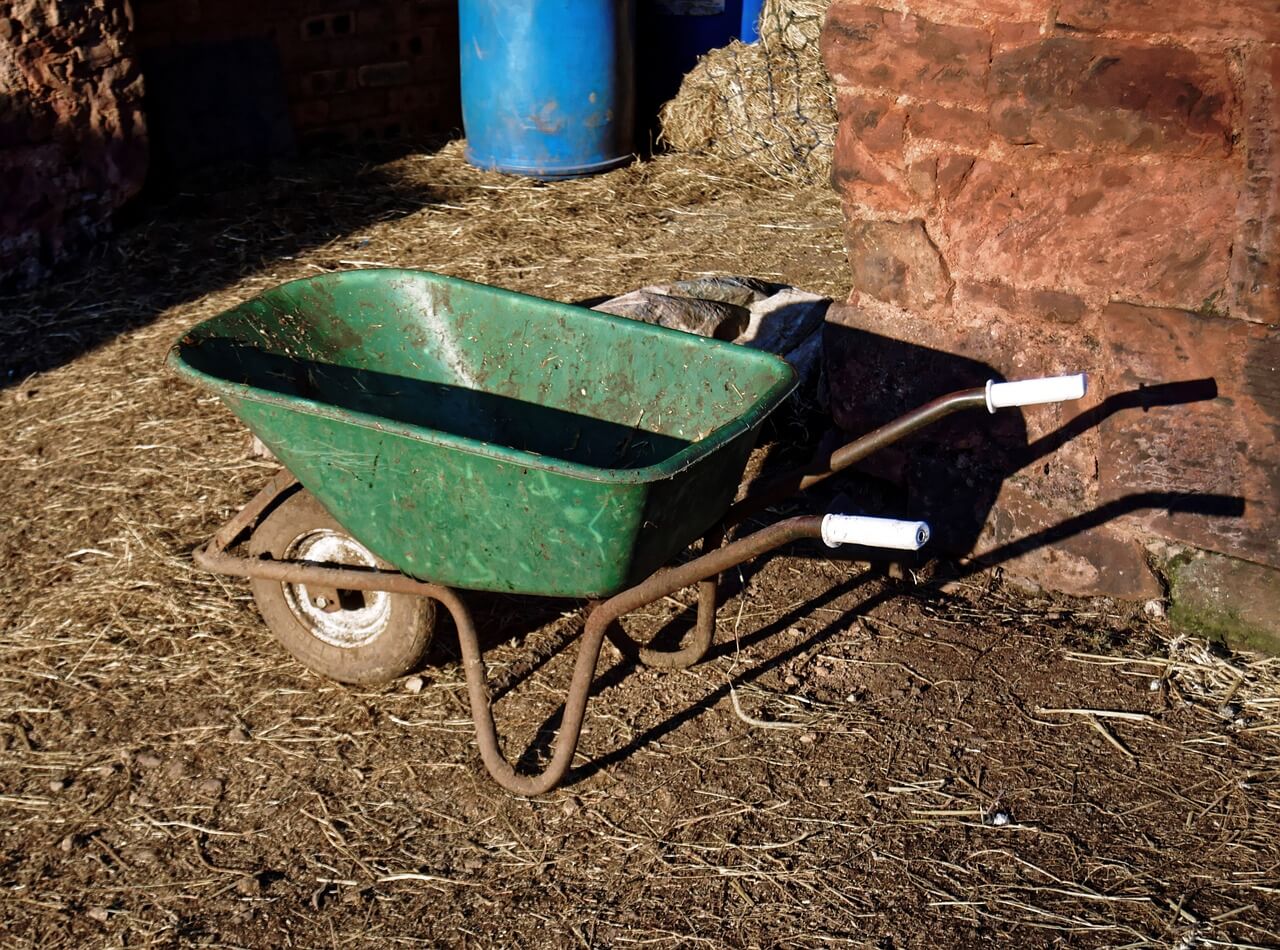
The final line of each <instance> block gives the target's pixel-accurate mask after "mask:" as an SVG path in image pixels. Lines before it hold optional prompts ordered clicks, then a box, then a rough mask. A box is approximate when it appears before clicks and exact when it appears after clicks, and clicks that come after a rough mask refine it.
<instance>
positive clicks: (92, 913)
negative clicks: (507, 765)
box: [0, 143, 1280, 950]
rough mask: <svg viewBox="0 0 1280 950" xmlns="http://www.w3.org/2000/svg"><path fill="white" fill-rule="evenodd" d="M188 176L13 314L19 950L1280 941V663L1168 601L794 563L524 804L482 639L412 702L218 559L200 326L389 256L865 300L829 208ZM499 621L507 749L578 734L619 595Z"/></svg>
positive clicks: (622, 177) (540, 277)
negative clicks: (365, 673) (713, 641)
mask: <svg viewBox="0 0 1280 950" xmlns="http://www.w3.org/2000/svg"><path fill="white" fill-rule="evenodd" d="M184 187H185V188H186V190H184V191H183V192H181V193H173V194H171V195H169V196H168V197H165V198H161V199H154V200H153V201H152V202H151V203H150V204H149V205H147V206H146V207H145V208H144V209H143V210H142V211H140V212H137V213H136V215H135V220H134V221H132V222H131V223H130V224H129V226H128V227H127V229H125V230H124V231H123V232H122V233H121V234H120V235H119V237H118V239H117V240H115V241H114V242H112V243H111V244H110V246H108V247H105V248H104V249H102V250H101V251H100V253H99V256H98V258H97V259H96V260H94V261H92V262H90V263H89V264H88V265H86V266H85V267H84V268H81V269H77V270H74V271H68V272H64V274H63V275H62V276H60V277H59V279H57V280H56V281H50V282H49V283H48V284H47V285H46V286H43V287H41V288H39V289H37V290H36V291H33V292H31V293H28V294H24V295H21V296H9V297H5V298H0V311H3V314H4V316H3V319H2V320H0V346H2V347H3V355H2V356H0V361H2V363H0V365H2V366H3V368H4V375H3V376H2V377H0V385H2V386H3V387H4V388H3V389H0V431H3V433H4V443H3V445H0V496H2V497H3V498H4V499H5V505H4V507H3V511H2V512H0V946H4V947H13V948H36V947H39V948H62V947H77V948H78V947H155V948H168V947H186V946H207V947H252V948H260V947H299V948H301V947H307V948H311V947H314V948H339V947H342V948H347V947H351V948H358V947H398V946H418V945H421V946H439V945H448V946H454V945H456V946H482V947H488V946H555V947H560V946H565V947H575V946H580V947H624V946H638V947H639V946H643V947H660V946H681V947H684V946H708V947H757V946H759V947H766V946H767V947H773V946H806V947H807V946H819V945H822V946H826V945H849V946H855V947H874V948H910V947H957V948H958V947H977V946H1008V947H1132V948H1138V947H1164V948H1179V950H1190V948H1193V947H1280V936H1278V935H1277V934H1278V931H1280V835H1278V834H1277V831H1278V830H1280V685H1278V684H1280V670H1278V669H1277V666H1276V661H1271V660H1264V659H1262V658H1259V657H1255V656H1251V655H1234V656H1230V655H1224V654H1223V653H1222V652H1221V651H1218V650H1215V649H1214V648H1212V647H1211V646H1210V645H1208V644H1205V643H1203V642H1201V641H1197V640H1194V639H1190V638H1186V637H1180V636H1177V635H1175V634H1174V633H1173V632H1172V631H1170V630H1169V629H1168V628H1167V627H1166V625H1165V623H1164V621H1163V619H1162V616H1161V612H1160V609H1159V608H1160V605H1159V604H1158V603H1153V604H1150V605H1128V604H1116V603H1111V602H1106V601H1080V600H1064V599H1061V598H1055V597H1051V596H1048V595H1044V594H1031V593H1027V592H1025V591H1022V590H1015V589H1013V588H1012V587H1011V586H1009V585H1008V584H1006V583H1005V582H1004V580H1003V579H1002V578H1001V576H1000V575H999V573H998V572H986V573H980V574H968V573H966V572H965V571H964V569H963V568H960V567H956V566H954V565H923V566H919V567H916V566H912V567H907V568H900V567H894V566H888V565H871V564H866V563H862V562H858V561H853V560H841V559H838V558H835V557H833V555H832V552H830V551H828V550H827V549H825V548H823V547H822V546H821V545H816V544H811V545H798V546H795V547H793V548H789V549H787V550H786V551H785V552H784V553H783V554H781V555H779V556H775V557H772V558H768V559H763V560H761V561H759V562H757V563H754V564H752V565H749V566H747V567H745V568H743V569H742V570H741V571H738V572H734V574H733V576H730V577H727V578H726V585H725V595H726V596H725V601H724V604H723V606H722V608H721V610H720V613H719V623H720V637H719V641H718V644H717V647H716V648H715V650H714V652H713V654H712V656H711V657H710V658H709V659H708V660H707V661H706V662H704V663H702V664H700V665H698V666H696V667H694V668H692V669H690V670H687V671H682V672H660V671H655V670H649V669H645V668H638V667H636V666H634V665H633V664H631V663H630V662H628V661H626V660H624V659H623V658H622V657H621V656H620V655H619V654H617V653H616V652H614V651H613V650H612V648H611V647H607V648H606V651H605V654H604V657H603V658H602V660H601V664H600V667H599V669H598V672H597V678H596V684H595V690H594V696H593V699H592V703H591V706H590V708H589V710H588V719H587V727H586V730H585V732H584V734H583V738H582V742H581V745H580V747H579V755H578V758H577V760H576V763H575V766H574V769H573V771H572V772H571V774H570V776H569V779H568V781H567V782H566V783H565V785H564V786H563V787H562V788H561V789H559V790H557V791H555V792H553V793H551V794H549V795H547V796H545V797H541V798H537V799H523V798H518V797H513V796H511V795H509V794H507V793H505V792H503V791H502V790H500V789H499V788H498V787H497V786H496V785H495V784H494V783H493V782H492V781H491V780H490V779H489V778H488V776H487V775H486V773H485V771H484V768H483V766H482V765H481V763H480V760H479V756H478V754H477V751H476V746H475V742H474V737H473V733H472V729H471V726H470V719H469V715H468V709H467V702H466V691H465V687H464V684H463V679H462V674H461V669H460V667H459V664H458V658H457V649H456V640H455V639H454V638H453V634H452V630H451V629H450V628H449V626H448V625H447V624H442V625H441V629H440V630H439V631H438V633H437V637H436V640H435V641H434V645H433V649H432V654H431V657H430V660H429V662H428V664H427V666H426V667H425V668H424V669H423V671H422V672H421V673H420V674H419V675H418V676H417V677H416V678H413V679H409V680H400V681H397V682H394V683H392V684H390V685H387V686H385V687H377V688H368V689H357V688H347V687H342V686H338V685H335V684H333V683H330V682H327V681H325V680H323V679H321V678H319V677H317V676H315V675H313V674H311V673H310V672H308V671H307V670H305V669H304V668H302V667H301V666H299V665H298V664H296V663H295V662H293V661H292V660H291V659H290V658H289V656H288V655H287V654H285V653H284V652H283V650H281V649H280V648H279V646H278V645H277V644H276V643H275V642H274V641H273V640H272V638H271V636H270V633H269V632H268V631H267V629H266V628H265V626H264V625H263V623H262V621H261V620H260V618H259V616H258V614H257V612H256V609H255V607H254V604H253V600H252V598H251V596H250V594H249V591H248V587H247V585H246V584H245V583H243V582H240V581H236V580H230V579H223V578H218V577H213V576H210V575H207V574H204V573H202V572H199V571H197V570H196V569H195V568H194V567H193V566H192V564H191V561H190V552H191V550H192V549H193V548H194V547H196V546H197V545H198V544H200V543H202V542H203V541H205V540H207V538H208V537H209V536H210V534H211V533H212V532H213V531H214V530H216V528H217V527H218V526H219V525H221V524H222V523H223V522H224V521H225V520H226V519H228V518H229V517H230V516H231V515H232V514H233V513H234V511H235V510H237V509H238V508H239V507H240V506H241V505H242V504H244V502H245V501H247V500H248V498H249V497H250V496H251V495H252V494H253V492H254V491H256V490H257V489H258V488H259V487H260V486H261V484H262V483H264V482H265V481H266V479H267V478H268V477H269V476H270V474H271V473H272V472H273V471H274V467H273V465H272V464H271V463H270V462H269V461H267V460H263V459H260V458H256V457H253V456H252V455H251V454H250V453H249V451H248V437H247V434H246V433H245V431H244V430H243V428H242V427H241V426H240V424H239V423H238V422H237V421H236V420H235V418H234V417H233V416H231V415H230V414H229V413H228V412H226V411H225V410H224V409H223V408H222V407H221V406H220V405H219V404H218V403H217V402H216V400H214V399H211V398H209V397H208V396H206V395H205V394H203V393H200V392H196V391H194V390H192V389H190V388H189V387H187V386H185V385H183V384H182V383H180V382H179V381H178V380H177V379H175V378H174V377H173V376H172V375H171V374H170V373H168V372H167V371H166V370H165V368H164V365H163V359H164V355H165V352H166V350H167V348H168V346H169V345H170V343H171V342H172V341H173V340H174V339H175V338H176V337H177V336H178V335H179V334H180V333H181V332H182V331H183V330H184V329H185V328H186V327H188V326H190V325H191V324H193V323H195V322H197V321H198V320H200V319H203V318H204V317H207V316H209V315H211V314H213V313H216V312H218V311H220V310H222V309H225V308H226V307H228V306H231V305H233V304H235V303H236V302H239V301H241V300H243V299H245V298H247V297H249V296H251V295H252V294H254V293H256V292H258V291H260V290H262V289H264V288H266V287H269V286H272V285H274V284H276V283H279V282H281V281H283V280H286V279H289V278H293V277H299V276H304V275H307V274H315V273H320V272H325V271H329V270H333V269H341V268H347V267H354V266H381V265H385V264H394V265H397V266H412V267H424V268H427V269H432V270H439V271H445V272H449V273H454V274H458V275H460V276H465V277H469V278H472V279H475V280H480V281H484V282H487V283H492V284H499V285H502V286H507V287H511V288H513V289H516V290H522V291H526V292H531V293H538V294H542V295H544V296H550V297H556V298H558V299H564V300H580V299H584V298H589V297H592V296H596V295H606V294H615V293H620V292H623V291H626V290H629V289H632V288H635V287H638V286H641V285H643V284H645V283H649V282H653V281H657V280H669V279H673V278H687V277H692V276H697V275H699V274H706V273H731V274H750V275H753V276H757V277H763V278H768V279H772V280H781V281H785V282H787V283H791V284H794V285H797V286H800V287H803V288H805V289H809V290H815V291H819V292H824V293H828V294H832V295H835V296H841V295H843V293H844V284H843V279H844V278H843V274H844V272H845V269H846V267H847V265H846V264H845V262H844V259H843V249H842V243H841V233H840V215H839V209H838V206H837V203H836V200H835V199H834V197H832V196H831V195H830V194H828V193H827V192H826V191H824V190H821V189H816V190H805V189H795V188H788V187H786V186H783V185H780V184H778V183H775V182H769V181H761V180H759V179H756V178H752V177H750V176H749V175H738V174H736V173H735V172H734V171H733V170H732V169H728V168H724V167H721V166H718V165H714V164H712V163H709V162H705V161H701V160H695V159H691V158H684V157H679V156H669V157H666V158H662V159H660V160H657V161H654V162H652V163H649V164H646V165H637V166H634V167H632V168H627V169H622V170H620V171H617V172H614V173H611V174H610V175H606V176H602V177H600V178H598V179H592V180H590V181H587V182H568V183H562V184H557V185H550V186H547V185H540V184H536V183H529V182H516V181H512V180H510V179H505V178H500V177H498V176H495V175H491V174H486V173H481V172H477V171H474V170H472V169H469V168H467V167H466V166H465V165H464V164H463V163H462V161H461V158H460V150H459V148H458V146H457V145H456V143H455V144H452V145H449V146H447V147H446V148H445V149H444V150H443V151H440V152H435V153H424V154H421V155H404V156H400V157H396V158H387V159H385V160H378V161H371V160H367V159H358V158H342V159H334V160H333V161H332V162H328V163H315V162H313V163H310V164H307V165H298V166H296V167H295V166H290V167H286V168H283V169H279V170H277V174H275V175H274V176H273V177H271V178H269V179H267V178H262V179H259V180H254V179H252V178H235V179H231V180H227V179H217V178H213V177H211V178H209V179H208V180H203V181H197V182H194V183H191V184H190V185H189V186H184ZM823 429H824V425H823V423H822V421H821V419H820V418H815V417H814V416H812V415H807V414H804V413H801V412H799V411H798V410H797V411H795V412H793V413H790V414H787V413H784V414H782V416H781V418H780V419H779V421H778V422H777V423H776V424H775V426H774V427H773V429H772V430H771V433H770V435H771V437H772V439H773V440H774V441H775V442H776V443H778V444H779V445H780V447H781V454H784V455H786V454H789V453H794V452H802V451H803V448H804V446H806V445H811V444H812V443H814V442H816V441H817V440H818V439H819V438H821V436H822V434H823ZM835 490H839V489H835ZM844 490H849V488H848V486H847V485H846V486H844ZM829 501H830V496H829V495H824V494H820V495H819V497H818V498H816V499H815V500H814V501H813V505H814V506H815V510H821V509H822V506H823V505H824V504H826V503H828V502H829ZM791 510H793V509H787V511H788V512H790V511H791ZM774 514H778V513H777V512H775V513H774ZM470 599H471V602H472V604H473V607H474V609H475V611H476V613H477V619H478V623H479V625H480V628H481V630H482V632H483V637H484V640H485V644H486V647H487V658H488V660H489V665H490V676H491V679H492V682H493V687H494V693H495V695H496V696H498V700H497V702H496V714H497V717H498V721H499V724H500V728H501V729H502V730H503V732H504V736H505V745H506V748H507V750H508V752H509V753H512V754H513V755H519V754H520V753H521V752H522V750H525V749H526V748H527V747H529V745H530V744H531V743H533V744H534V746H535V752H539V751H541V750H542V749H543V748H544V747H545V744H546V736H547V733H548V731H549V730H550V729H551V728H552V727H553V726H554V724H555V722H556V719H555V716H556V713H557V710H558V708H559V705H560V703H561V702H562V699H563V695H564V690H565V688H566V686H567V683H568V680H569V677H570V674H571V670H572V665H573V660H574V657H575V655H576V651H575V634H576V632H577V630H578V629H579V626H580V623H581V620H582V617H583V611H582V607H581V605H580V604H576V603H568V602H547V601H539V600H533V599H527V598H512V597H497V596H488V595H472V596H471V598H470ZM691 602H692V592H691V591H685V592H682V593H681V594H680V595H679V596H678V597H673V598H668V599H666V600H663V601H660V602H659V603H657V604H655V605H653V606H651V607H649V608H647V609H646V610H644V611H642V612H640V613H639V614H637V615H633V616H632V617H631V618H629V620H628V628H629V629H630V630H632V631H633V632H634V633H635V634H636V635H637V636H642V635H643V636H649V635H657V636H666V637H668V638H670V637H674V636H676V635H678V633H679V630H680V628H681V624H685V625H687V623H688V619H689V614H690V611H689V609H688V607H687V606H686V605H687V604H689V603H691ZM664 631H665V632H664Z"/></svg>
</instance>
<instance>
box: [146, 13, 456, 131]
mask: <svg viewBox="0 0 1280 950" xmlns="http://www.w3.org/2000/svg"><path fill="white" fill-rule="evenodd" d="M132 2H133V6H134V10H135V16H136V20H137V36H136V41H137V44H138V47H139V49H140V50H142V51H144V52H145V51H150V50H162V49H174V48H181V47H184V46H189V45H192V44H209V43H219V42H225V41H231V40H238V39H247V38H267V39H269V40H270V41H271V43H272V44H274V46H275V48H276V50H277V52H278V54H279V59H280V66H281V70H282V73H283V77H282V78H283V85H284V89H285V94H286V97H287V100H288V108H289V115H290V118H291V120H292V124H293V128H294V131H295V132H296V134H297V138H298V140H299V142H300V143H301V144H302V145H303V146H306V145H308V144H312V143H315V144H320V143H329V142H340V141H359V140H369V139H395V138H399V137H401V136H405V135H408V136H414V135H423V134H430V133H437V132H448V131H449V130H450V129H453V128H456V127H459V126H460V124H461V107H460V104H459V99H458V28H457V3H456V0H132Z"/></svg>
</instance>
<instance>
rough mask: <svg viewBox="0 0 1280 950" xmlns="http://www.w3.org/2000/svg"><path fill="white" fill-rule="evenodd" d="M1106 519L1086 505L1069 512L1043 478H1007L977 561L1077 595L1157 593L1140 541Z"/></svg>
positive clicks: (1138, 597)
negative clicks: (1023, 480)
mask: <svg viewBox="0 0 1280 950" xmlns="http://www.w3.org/2000/svg"><path fill="white" fill-rule="evenodd" d="M1104 519H1105V516H1103V517H1102V518H1098V519H1095V518H1094V517H1092V513H1091V512H1090V511H1088V510H1086V511H1082V512H1080V513H1078V514H1074V515H1073V514H1072V513H1071V512H1070V508H1069V507H1068V506H1066V505H1063V504H1062V500H1061V499H1059V498H1055V497H1054V493H1052V492H1051V491H1046V487H1045V485H1044V484H1043V483H1037V484H1035V485H1034V486H1031V485H1027V484H1018V483H1017V482H1006V483H1005V484H1004V486H1003V487H1002V488H1001V491H1000V494H999V496H998V497H997V499H996V501H995V505H994V506H993V509H992V513H991V516H990V518H989V519H988V521H987V527H986V530H985V531H984V532H983V535H982V537H981V538H980V539H979V541H978V543H977V545H976V546H975V552H974V553H975V563H976V565H978V566H983V567H1000V568H1002V569H1003V570H1006V571H1010V572H1012V573H1014V574H1017V575H1018V576H1020V577H1023V578H1026V579H1028V580H1032V581H1034V582H1035V583H1037V584H1039V585H1041V586H1042V587H1048V588H1050V589H1052V590H1056V591H1061V592H1062V593H1064V594H1072V595H1075V596H1080V597H1115V598H1118V599H1121V600H1147V599H1150V598H1152V597H1157V596H1159V595H1160V593H1161V588H1160V584H1159V582H1158V581H1157V580H1156V578H1155V576H1154V575H1153V574H1152V572H1151V570H1150V568H1149V567H1148V566H1147V557H1146V552H1145V550H1144V549H1143V546H1142V545H1141V544H1140V543H1138V542H1137V541H1136V540H1135V539H1134V538H1133V537H1132V536H1131V535H1129V534H1128V533H1127V532H1125V531H1124V529H1123V528H1122V527H1121V526H1119V525H1116V524H1113V523H1110V522H1108V521H1106V520H1104Z"/></svg>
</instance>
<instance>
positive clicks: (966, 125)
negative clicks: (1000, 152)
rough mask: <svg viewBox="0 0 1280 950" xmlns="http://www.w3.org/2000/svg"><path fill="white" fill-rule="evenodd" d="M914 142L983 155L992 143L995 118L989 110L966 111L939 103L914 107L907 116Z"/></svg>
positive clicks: (908, 127) (928, 103)
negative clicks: (983, 151) (992, 126)
mask: <svg viewBox="0 0 1280 950" xmlns="http://www.w3.org/2000/svg"><path fill="white" fill-rule="evenodd" d="M907 129H908V132H909V133H910V136H911V140H912V142H913V143H915V142H920V141H921V140H923V141H925V142H939V143H942V144H944V145H949V146H953V147H956V148H962V149H968V150H971V151H974V152H980V151H982V150H983V149H985V148H986V147H987V145H988V143H990V141H991V117H990V115H989V113H988V112H987V110H986V109H965V108H961V107H958V106H945V105H940V104H939V103H936V102H921V103H917V104H915V105H913V106H912V107H911V111H910V113H909V115H908V117H907Z"/></svg>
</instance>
